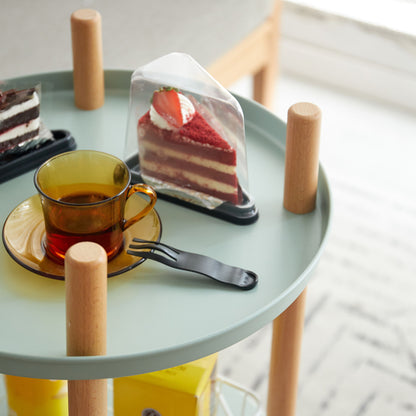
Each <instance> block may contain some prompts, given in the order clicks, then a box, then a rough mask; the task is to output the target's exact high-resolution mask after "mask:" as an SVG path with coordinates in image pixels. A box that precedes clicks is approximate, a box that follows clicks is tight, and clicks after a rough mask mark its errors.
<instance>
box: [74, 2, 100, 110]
mask: <svg viewBox="0 0 416 416" xmlns="http://www.w3.org/2000/svg"><path fill="white" fill-rule="evenodd" d="M71 35H72V59H73V79H74V99H75V105H76V106H77V107H78V108H80V109H81V110H95V109H96V108H99V107H101V106H102V105H103V104H104V70H103V57H102V55H103V53H102V36H101V15H100V13H98V12H97V11H95V10H91V9H80V10H77V11H75V12H74V13H72V15H71Z"/></svg>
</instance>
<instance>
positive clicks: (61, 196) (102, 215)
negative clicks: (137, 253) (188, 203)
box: [34, 150, 157, 263]
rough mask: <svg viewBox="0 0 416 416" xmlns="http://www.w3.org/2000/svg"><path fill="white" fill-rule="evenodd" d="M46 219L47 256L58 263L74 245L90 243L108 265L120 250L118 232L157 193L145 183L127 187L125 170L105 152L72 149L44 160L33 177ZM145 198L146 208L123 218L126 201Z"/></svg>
mask: <svg viewBox="0 0 416 416" xmlns="http://www.w3.org/2000/svg"><path fill="white" fill-rule="evenodd" d="M34 179H35V186H36V189H37V190H38V192H39V195H40V199H41V203H42V210H43V215H44V218H45V230H46V234H45V238H44V240H43V245H44V248H45V251H46V254H47V255H48V256H49V257H50V258H51V259H53V260H55V261H56V262H58V263H63V262H64V259H65V253H66V251H67V250H68V248H69V247H71V246H72V245H73V244H76V243H79V242H81V241H93V242H95V243H98V244H100V245H101V246H102V247H104V249H105V251H106V252H107V257H108V259H109V260H110V259H111V258H113V257H114V256H116V255H117V254H118V253H119V251H120V250H121V249H122V247H123V231H124V230H126V229H127V228H128V227H130V226H131V225H133V224H134V223H136V222H137V221H139V220H141V219H142V218H143V217H144V216H146V215H147V214H148V213H149V212H150V211H151V210H152V208H153V206H154V205H155V203H156V199H157V197H156V192H155V191H154V190H153V188H151V187H150V186H148V185H146V184H136V185H130V180H131V175H130V171H129V168H128V167H127V165H126V164H125V163H124V162H123V161H121V160H120V159H118V158H116V157H115V156H112V155H109V154H107V153H102V152H97V151H93V150H75V151H72V152H67V153H62V154H60V155H58V156H54V157H52V158H51V159H49V160H48V161H46V162H45V163H44V164H43V165H42V166H40V168H39V169H38V170H37V171H36V173H35V178H34ZM137 192H139V193H143V194H145V195H147V197H148V198H146V199H147V200H148V204H147V205H146V206H145V207H144V208H143V209H142V210H141V211H140V212H138V213H137V214H136V215H135V216H133V217H132V218H129V219H126V218H124V208H125V205H126V202H127V199H128V198H129V197H130V196H131V195H133V194H135V193H137Z"/></svg>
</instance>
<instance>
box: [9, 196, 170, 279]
mask: <svg viewBox="0 0 416 416" xmlns="http://www.w3.org/2000/svg"><path fill="white" fill-rule="evenodd" d="M146 203H147V202H146V201H145V200H144V199H143V198H142V197H141V196H140V195H133V196H131V197H130V198H129V201H128V203H127V206H126V212H125V214H126V218H131V217H132V216H133V215H134V214H135V213H137V212H139V211H140V210H141V209H142V208H143V207H144V205H145V204H146ZM161 233H162V225H161V221H160V217H159V215H158V213H157V212H156V210H154V209H153V210H152V211H151V212H150V213H149V214H147V215H146V217H144V218H143V219H142V220H140V221H139V222H137V223H136V224H134V225H132V226H131V227H129V228H128V229H127V230H126V231H124V233H123V235H124V249H123V250H122V251H121V252H120V253H119V254H118V255H117V256H116V257H114V258H113V259H112V260H111V261H110V262H109V263H108V277H111V276H115V275H118V274H121V273H124V272H126V271H128V270H130V269H132V268H133V267H136V266H138V265H139V264H140V263H142V262H143V261H144V260H145V259H143V258H140V257H135V256H131V255H130V254H127V252H126V250H127V247H128V246H129V244H130V243H131V242H132V240H133V238H134V237H137V238H142V239H145V240H154V241H159V240H160V236H161ZM44 235H45V224H44V220H43V213H42V207H41V204H40V198H39V196H38V195H33V196H32V197H30V198H28V199H26V200H25V201H23V202H21V203H20V204H19V205H18V206H17V207H16V208H15V209H14V210H13V211H12V212H11V213H10V214H9V216H8V217H7V219H6V222H5V223H4V227H3V242H4V246H5V247H6V250H7V251H8V253H9V254H10V256H11V257H12V258H13V259H14V260H15V261H16V262H17V263H19V264H20V265H21V266H23V267H25V268H26V269H28V270H31V271H32V272H34V273H37V274H40V275H42V276H46V277H51V278H54V279H61V280H62V279H64V266H63V265H60V264H57V263H55V262H54V261H52V260H51V259H50V258H49V257H47V256H46V254H45V251H44V249H43V244H42V240H43V238H44Z"/></svg>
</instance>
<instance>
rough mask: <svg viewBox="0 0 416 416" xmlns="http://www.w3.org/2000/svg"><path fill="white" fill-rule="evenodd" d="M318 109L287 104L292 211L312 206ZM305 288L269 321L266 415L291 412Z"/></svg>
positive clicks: (287, 201)
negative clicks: (270, 330) (269, 343)
mask: <svg viewBox="0 0 416 416" xmlns="http://www.w3.org/2000/svg"><path fill="white" fill-rule="evenodd" d="M320 126H321V110H320V109H319V108H318V107H317V106H316V105H314V104H311V103H297V104H294V105H292V106H291V107H290V109H289V111H288V118H287V130H286V156H285V186H284V197H283V206H284V207H285V209H287V210H288V211H291V212H293V213H294V214H306V213H308V212H311V211H313V210H314V209H315V203H316V193H317V189H318V171H319V136H320ZM305 299H306V289H305V290H304V291H303V292H302V293H301V294H300V296H299V297H298V298H297V299H296V300H295V302H293V303H292V305H290V306H289V307H288V308H287V309H286V310H285V311H284V312H283V313H282V314H281V315H280V316H278V317H277V318H276V319H275V320H274V322H273V338H272V348H271V358H270V376H269V397H268V404H267V415H268V416H294V415H295V410H296V397H297V386H298V370H299V361H300V351H301V345H302V333H303V321H304V313H305Z"/></svg>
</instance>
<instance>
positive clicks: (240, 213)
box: [125, 154, 259, 225]
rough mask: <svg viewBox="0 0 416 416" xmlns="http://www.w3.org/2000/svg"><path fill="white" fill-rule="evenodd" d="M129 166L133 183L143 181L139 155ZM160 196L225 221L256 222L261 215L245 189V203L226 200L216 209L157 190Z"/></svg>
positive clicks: (127, 162) (129, 160)
mask: <svg viewBox="0 0 416 416" xmlns="http://www.w3.org/2000/svg"><path fill="white" fill-rule="evenodd" d="M125 162H126V164H127V166H128V167H129V168H130V171H131V177H132V182H133V183H139V182H143V179H142V177H141V175H140V165H139V158H138V155H137V154H136V155H133V156H131V157H130V158H128V159H127V160H126V161H125ZM157 195H158V198H161V199H164V200H166V201H169V202H173V203H175V204H178V205H181V206H183V207H187V208H191V209H193V210H195V211H199V212H203V213H204V214H208V215H212V216H214V217H218V218H221V219H223V220H225V221H228V222H232V223H234V224H239V225H246V224H252V223H253V222H256V221H257V219H258V217H259V212H258V210H257V208H256V206H255V204H254V201H253V200H252V199H251V198H250V196H249V195H247V194H246V193H245V192H244V190H243V203H242V204H241V205H233V204H231V203H229V202H224V203H223V204H221V205H219V206H218V207H216V208H214V209H208V208H205V207H202V206H200V205H195V204H192V203H190V202H187V201H184V200H182V199H179V198H174V197H173V196H171V195H166V194H163V193H162V192H160V191H158V192H157Z"/></svg>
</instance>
